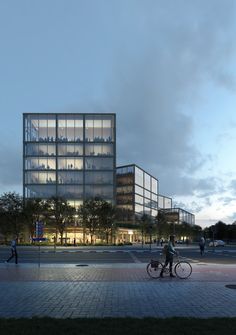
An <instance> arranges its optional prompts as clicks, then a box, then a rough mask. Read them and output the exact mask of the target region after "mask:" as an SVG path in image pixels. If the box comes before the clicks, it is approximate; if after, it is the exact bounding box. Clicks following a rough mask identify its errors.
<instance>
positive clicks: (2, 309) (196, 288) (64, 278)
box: [0, 262, 236, 318]
mask: <svg viewBox="0 0 236 335" xmlns="http://www.w3.org/2000/svg"><path fill="white" fill-rule="evenodd" d="M78 265H81V266H76V265H74V264H65V265H62V264H61V265H58V264H57V265H55V264H44V265H41V267H40V268H39V267H38V266H37V264H19V265H15V264H0V317H7V318H8V317H16V318H19V317H27V318H30V317H33V316H37V317H43V316H49V317H55V318H68V317H69V318H76V317H128V316H129V317H139V318H142V317H148V316H151V317H163V318H165V317H172V316H185V317H200V318H208V317H236V290H235V289H230V288H227V287H226V285H227V284H231V285H236V265H216V264H207V263H200V262H199V263H194V264H192V266H193V273H192V276H191V277H190V278H189V279H187V280H181V279H178V278H173V279H172V278H169V277H167V278H163V279H157V280H154V279H150V278H149V277H148V275H147V273H146V269H145V266H146V265H145V264H141V263H132V264H131V263H130V264H99V265H98V264H89V265H88V266H83V265H85V264H78Z"/></svg>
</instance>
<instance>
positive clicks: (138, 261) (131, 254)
mask: <svg viewBox="0 0 236 335" xmlns="http://www.w3.org/2000/svg"><path fill="white" fill-rule="evenodd" d="M129 254H130V257H131V258H132V260H133V261H134V263H142V262H141V261H140V260H139V259H138V258H137V257H136V256H135V255H134V254H133V253H132V252H131V251H129Z"/></svg>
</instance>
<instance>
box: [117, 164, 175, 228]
mask: <svg viewBox="0 0 236 335" xmlns="http://www.w3.org/2000/svg"><path fill="white" fill-rule="evenodd" d="M116 201H117V202H116V205H117V208H118V209H119V210H120V211H119V212H120V220H121V221H124V222H129V223H132V222H133V223H135V222H136V221H137V219H140V218H141V217H142V215H143V214H147V215H149V216H151V217H152V218H153V219H154V218H155V217H156V216H157V213H158V208H171V207H172V199H171V198H169V197H165V196H162V195H160V194H159V181H158V179H157V178H155V177H153V176H152V175H150V174H149V173H148V172H146V171H145V170H143V169H142V168H140V167H139V166H137V165H135V164H131V165H125V166H119V167H117V168H116Z"/></svg>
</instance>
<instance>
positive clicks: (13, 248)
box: [5, 237, 18, 264]
mask: <svg viewBox="0 0 236 335" xmlns="http://www.w3.org/2000/svg"><path fill="white" fill-rule="evenodd" d="M16 240H17V237H15V238H13V239H12V241H11V255H10V257H9V258H8V259H7V260H6V261H5V263H8V262H9V261H10V260H11V259H12V258H14V257H15V263H16V264H17V263H18V255H17V250H16Z"/></svg>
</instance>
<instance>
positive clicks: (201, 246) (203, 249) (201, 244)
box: [199, 237, 206, 256]
mask: <svg viewBox="0 0 236 335" xmlns="http://www.w3.org/2000/svg"><path fill="white" fill-rule="evenodd" d="M205 244H206V243H205V239H204V237H201V239H200V242H199V248H200V254H201V256H203V255H204V252H205Z"/></svg>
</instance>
